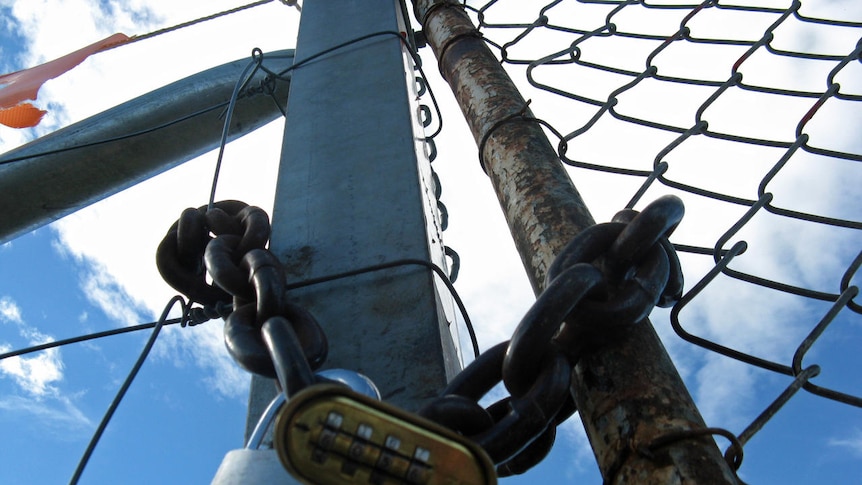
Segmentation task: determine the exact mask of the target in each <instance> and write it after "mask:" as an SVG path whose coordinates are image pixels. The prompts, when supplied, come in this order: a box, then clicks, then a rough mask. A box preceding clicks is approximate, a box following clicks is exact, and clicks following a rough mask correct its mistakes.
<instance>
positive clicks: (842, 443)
mask: <svg viewBox="0 0 862 485" xmlns="http://www.w3.org/2000/svg"><path fill="white" fill-rule="evenodd" d="M828 444H829V446H834V447H836V448H844V449H846V450H848V451H850V452H851V453H853V455H855V456H857V457H862V430H860V429H856V430H854V431H853V432H852V433H851V434H850V436H848V437H846V438H833V439H831V440H829V442H828Z"/></svg>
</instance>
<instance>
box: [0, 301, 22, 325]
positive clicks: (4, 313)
mask: <svg viewBox="0 0 862 485" xmlns="http://www.w3.org/2000/svg"><path fill="white" fill-rule="evenodd" d="M0 320H2V321H3V322H4V323H5V322H11V323H18V324H20V323H22V322H23V320H21V309H20V308H18V304H16V303H15V301H14V300H13V299H12V298H10V297H8V296H4V297H2V298H0Z"/></svg>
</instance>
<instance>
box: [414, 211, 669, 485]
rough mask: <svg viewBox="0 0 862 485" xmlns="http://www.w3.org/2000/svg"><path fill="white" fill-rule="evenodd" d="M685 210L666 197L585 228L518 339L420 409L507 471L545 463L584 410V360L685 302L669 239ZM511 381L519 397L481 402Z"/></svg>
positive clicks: (559, 261)
mask: <svg viewBox="0 0 862 485" xmlns="http://www.w3.org/2000/svg"><path fill="white" fill-rule="evenodd" d="M683 212H684V208H683V205H682V201H681V200H680V199H679V198H677V197H675V196H664V197H661V198H659V199H658V200H656V201H655V202H653V203H651V204H649V205H648V206H647V207H646V208H645V209H644V210H643V211H642V212H640V213H638V212H636V211H633V210H630V209H626V210H623V211H621V212H619V213H617V215H616V216H614V219H613V222H609V223H606V224H597V225H594V226H592V227H590V228H587V229H586V230H584V231H583V232H581V233H580V234H579V235H578V236H576V237H575V238H574V239H573V240H572V241H571V242H570V243H569V244H568V245H567V246H566V247H565V248H564V249H563V251H562V252H561V253H560V254H559V255H558V256H557V258H556V259H555V260H554V263H553V264H552V265H551V267H550V268H549V270H548V277H547V279H548V284H547V286H546V289H545V290H544V291H543V292H542V293H541V294H540V295H539V297H538V298H537V299H536V302H535V303H534V304H533V306H532V307H531V308H530V309H529V311H528V312H527V313H526V315H525V316H524V318H523V319H522V320H521V322H520V323H519V324H518V326H517V328H516V330H515V333H514V335H513V336H512V339H511V340H510V341H507V342H503V343H500V344H498V345H496V346H494V347H492V348H491V349H489V350H488V351H486V352H485V353H483V354H482V355H481V356H480V357H479V358H477V359H476V360H475V361H473V363H471V364H470V365H469V366H468V367H467V368H466V369H464V371H462V372H461V373H460V374H459V375H458V376H456V377H455V379H454V380H453V381H452V382H451V383H450V384H449V385H448V386H447V387H446V389H444V390H443V391H442V392H441V393H440V397H439V398H437V399H435V400H433V401H432V402H431V403H429V404H428V405H426V406H425V407H424V408H423V409H421V410H420V414H421V415H423V416H425V417H427V418H429V419H431V420H434V421H437V422H438V423H440V424H442V425H444V426H447V427H449V428H452V429H453V430H455V431H457V432H459V433H462V434H464V435H466V436H469V437H470V438H472V439H474V440H475V441H476V442H477V443H478V444H479V445H481V446H482V447H483V448H484V449H485V450H486V451H487V452H488V454H489V456H490V457H491V459H492V460H493V461H494V463H495V464H496V465H497V474H498V475H499V476H501V477H503V476H508V475H513V474H519V473H523V472H525V471H526V470H528V469H529V468H531V467H533V466H534V465H536V464H537V463H539V462H540V461H541V460H542V459H543V458H544V457H545V456H546V455H547V453H548V452H549V451H550V449H551V447H552V446H553V443H554V439H555V435H556V427H557V426H558V425H559V424H561V423H562V422H563V421H565V420H566V419H568V418H569V416H571V415H572V414H573V413H574V412H575V410H576V407H575V404H574V399H573V397H572V395H571V393H570V391H569V384H570V380H571V375H572V368H573V366H574V365H575V364H576V363H577V361H578V359H579V358H580V357H581V356H583V355H584V354H586V353H588V352H595V351H597V350H598V349H600V348H601V347H602V346H603V344H604V343H606V342H609V341H611V340H613V339H614V336H615V335H618V334H619V332H625V331H626V329H627V328H629V327H630V326H631V325H636V324H638V323H639V322H641V321H643V320H644V319H645V318H646V317H647V316H648V315H649V313H650V311H652V309H653V308H654V307H655V306H662V307H669V306H672V305H673V304H674V303H675V302H676V301H677V300H678V299H679V298H680V296H681V294H682V286H683V279H682V271H681V269H680V265H679V260H678V259H677V256H676V252H675V251H674V249H673V246H672V245H671V244H670V243H669V242H668V239H667V238H668V236H669V235H670V233H671V232H673V230H674V229H675V228H676V226H677V224H679V222H680V220H681V219H682V216H683ZM501 381H502V382H503V384H504V385H505V387H506V389H507V390H508V391H509V393H510V397H507V398H505V399H503V400H501V401H498V402H496V403H494V404H492V405H491V406H489V407H488V408H483V407H482V406H481V405H479V404H478V402H479V400H480V399H481V398H482V397H483V396H484V395H485V394H486V393H488V392H489V391H490V390H491V389H492V388H493V387H494V386H496V385H497V384H498V383H500V382H501Z"/></svg>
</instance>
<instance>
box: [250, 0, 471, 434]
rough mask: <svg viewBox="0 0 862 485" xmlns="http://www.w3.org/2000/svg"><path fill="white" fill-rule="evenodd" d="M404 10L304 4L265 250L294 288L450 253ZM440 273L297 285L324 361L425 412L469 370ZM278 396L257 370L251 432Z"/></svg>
mask: <svg viewBox="0 0 862 485" xmlns="http://www.w3.org/2000/svg"><path fill="white" fill-rule="evenodd" d="M402 12H403V10H402V8H401V5H400V3H399V2H398V1H397V0H362V1H358V0H326V1H321V0H314V1H311V0H310V1H307V2H305V4H304V5H303V12H302V18H301V21H300V27H299V39H298V41H297V49H296V58H295V64H296V65H300V67H298V68H297V69H296V70H295V71H293V73H292V81H291V88H290V95H289V105H288V114H287V121H286V127H285V135H284V145H283V152H282V159H281V166H280V169H279V175H278V185H277V189H276V201H275V207H274V210H273V234H272V239H271V247H270V249H271V250H272V251H273V252H274V253H275V254H276V255H277V256H278V257H279V259H281V260H282V261H283V262H284V263H285V264H286V267H287V269H288V283H295V282H301V281H305V280H308V279H311V278H319V277H323V276H327V275H333V274H337V273H342V272H347V271H353V270H358V269H362V268H366V267H369V266H373V265H378V264H381V263H387V262H392V261H398V260H402V259H421V260H424V261H431V262H435V263H437V264H438V265H439V264H441V263H442V261H443V254H442V246H441V244H442V243H441V242H440V238H439V234H437V230H436V226H437V222H436V217H437V214H436V208H435V207H436V205H435V204H432V202H433V200H429V197H433V190H431V189H430V188H429V183H430V168H429V166H428V163H429V162H428V160H427V157H425V156H424V155H423V153H424V152H423V150H422V148H423V147H422V144H423V140H422V136H423V135H422V132H421V130H422V128H421V124H419V122H418V119H417V118H418V113H419V110H418V105H417V104H416V92H415V80H414V76H415V74H414V71H413V66H412V63H411V62H412V61H411V60H410V57H409V55H408V53H407V51H406V50H405V49H404V45H403V43H402V41H401V38H400V35H398V33H399V32H405V31H406V29H407V27H405V25H409V23H407V22H406V21H405V19H404V18H403V15H402ZM372 34H378V35H372ZM365 36H369V37H366V38H364V39H363V40H358V39H360V38H362V37H365ZM342 43H349V45H347V46H345V47H342V48H339V49H336V50H335V51H333V52H330V53H328V54H325V55H324V56H322V57H319V58H316V59H313V60H311V61H309V62H307V63H305V64H303V62H304V60H307V59H309V58H311V57H313V56H315V55H316V54H318V53H320V52H322V51H324V50H326V49H329V48H332V47H334V46H337V45H339V44H342ZM434 278H435V276H434V275H433V273H432V272H431V271H429V269H428V268H426V267H422V266H417V265H415V264H407V265H403V266H398V267H395V268H390V269H385V270H380V271H374V272H370V273H365V274H361V275H357V276H351V277H346V278H340V279H336V280H333V281H328V282H325V283H320V284H315V285H312V286H308V287H304V288H300V289H297V290H292V291H291V292H290V294H291V296H292V298H293V300H294V301H296V302H297V303H299V304H301V305H303V306H304V307H305V308H307V309H308V310H310V311H311V313H312V314H314V316H315V317H316V318H317V319H318V321H319V322H320V323H321V325H322V326H323V328H324V330H325V332H326V334H327V337H328V338H329V345H330V352H329V359H328V361H327V363H326V365H325V367H327V368H331V367H335V368H347V369H351V370H355V371H358V372H361V373H363V374H365V375H367V376H369V377H370V378H371V379H372V380H373V381H374V382H375V383H376V384H377V386H378V387H379V388H380V391H381V394H382V396H383V399H384V400H386V401H388V402H392V403H394V404H396V405H399V406H401V407H404V408H407V409H416V408H417V407H418V406H419V405H420V404H421V403H422V401H423V400H425V399H427V398H429V397H433V396H434V395H435V394H436V392H437V391H438V390H439V389H441V388H442V387H443V386H444V385H445V384H446V382H447V377H451V376H452V375H454V373H456V372H457V371H458V370H459V369H460V364H459V361H458V359H457V350H456V344H455V343H453V342H454V341H455V340H454V339H453V338H452V336H451V334H450V332H449V328H448V327H449V320H452V319H453V318H452V317H451V315H450V317H448V318H447V311H445V310H444V307H450V308H451V306H452V305H451V302H447V299H448V295H445V294H443V293H441V292H438V290H437V288H436V284H435V281H434ZM441 295H442V296H441ZM273 395H274V386H273V382H272V381H269V380H266V379H261V378H257V377H255V379H254V380H253V382H252V391H251V397H250V401H249V421H248V428H247V433H248V432H250V429H251V428H252V427H253V426H254V423H255V422H256V420H257V419H258V416H259V415H260V413H261V410H262V407H263V406H265V405H266V403H268V402H269V400H270V399H271V397H272V396H273Z"/></svg>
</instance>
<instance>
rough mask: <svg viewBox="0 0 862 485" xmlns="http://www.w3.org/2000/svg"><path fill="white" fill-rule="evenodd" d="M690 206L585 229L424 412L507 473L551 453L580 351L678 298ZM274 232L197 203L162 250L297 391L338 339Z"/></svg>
mask: <svg viewBox="0 0 862 485" xmlns="http://www.w3.org/2000/svg"><path fill="white" fill-rule="evenodd" d="M683 212H684V209H683V206H682V201H681V200H680V199H679V198H677V197H674V196H665V197H661V198H659V199H658V200H656V201H655V202H653V203H652V204H650V205H648V206H647V207H646V208H645V209H644V210H643V212H640V213H638V212H636V211H633V210H631V209H626V210H623V211H621V212H619V213H618V214H617V215H616V216H615V217H614V220H613V222H609V223H606V224H597V225H594V226H592V227H590V228H587V229H586V230H584V231H583V232H581V233H580V234H579V235H578V236H576V237H575V238H574V239H573V240H572V241H571V242H570V243H569V244H568V245H567V246H566V247H565V248H564V249H563V250H562V251H561V252H560V254H559V255H558V256H557V258H556V259H555V261H554V262H553V264H552V265H551V267H550V268H549V269H548V276H547V280H548V282H547V285H546V288H545V290H544V291H543V292H542V293H541V294H540V295H539V297H538V298H537V299H536V302H535V303H534V304H533V306H532V307H531V308H530V310H529V311H528V312H527V313H526V315H524V317H523V319H522V320H521V322H520V323H519V324H518V327H517V328H516V330H515V333H514V334H513V336H512V339H511V340H510V341H507V342H503V343H500V344H498V345H496V346H494V347H492V348H491V349H489V350H488V351H486V352H485V353H483V354H481V355H480V356H479V357H478V358H477V359H476V360H475V361H473V363H471V364H470V365H469V366H467V368H466V369H464V370H463V371H462V372H461V373H459V374H458V375H457V376H456V377H455V378H454V379H453V380H452V382H451V383H449V385H448V386H447V387H446V388H445V389H444V390H443V391H442V392H441V393H440V397H439V398H437V399H434V400H432V401H431V402H430V403H429V404H427V405H426V406H425V407H424V408H423V409H421V410H420V411H419V414H420V415H423V416H425V417H426V418H429V419H431V420H434V421H437V422H439V423H440V424H442V425H444V426H447V427H449V428H451V429H453V430H455V431H457V432H459V433H461V434H463V435H465V436H468V437H470V438H471V439H473V440H474V441H475V442H476V443H478V444H479V445H480V446H481V447H482V448H484V449H485V451H486V452H487V453H488V455H489V456H490V457H491V459H492V460H493V461H494V463H495V464H496V465H497V473H498V475H499V476H508V475H513V474H519V473H523V472H525V471H527V470H528V469H530V468H531V467H533V466H534V465H536V464H537V463H539V462H540V461H542V459H544V457H545V456H546V455H547V454H548V452H549V451H550V450H551V448H552V446H553V444H554V441H555V438H556V427H557V426H558V425H559V424H561V423H562V422H564V421H565V420H566V419H568V418H569V417H570V416H571V415H572V414H573V413H574V412H575V411H576V406H575V402H574V398H573V396H572V395H571V392H570V383H571V379H572V369H573V366H574V365H575V364H576V363H577V361H578V359H579V358H580V357H581V356H582V355H584V354H585V353H588V352H595V351H596V350H597V349H599V348H601V346H602V345H603V344H604V343H605V342H607V341H610V340H612V339H613V336H614V335H615V334H616V333H617V332H620V331H625V329H626V328H627V327H629V326H631V325H635V324H638V323H639V322H641V321H642V320H644V319H645V318H646V317H647V315H648V314H649V313H650V311H651V310H652V308H654V307H655V306H656V305H661V306H670V305H672V304H673V303H675V302H676V301H677V300H678V298H679V296H680V294H681V292H682V272H681V271H680V269H679V261H678V259H677V258H676V254H675V252H674V250H673V246H672V245H671V244H670V243H669V242H668V239H667V237H668V235H669V234H670V233H671V232H673V230H674V228H676V226H677V224H679V222H680V220H681V219H682V215H683ZM270 230H271V228H270V224H269V218H268V216H267V215H266V213H265V212H264V211H263V210H261V209H259V208H257V207H251V206H247V205H246V204H244V203H242V202H238V201H222V202H217V203H215V204H213V206H212V208H210V209H207V207H206V206H204V207H200V208H198V209H186V210H185V211H183V213H182V215H181V216H180V219H179V220H178V221H177V222H175V223H174V224H173V225H172V226H171V228H170V229H169V230H168V233H167V235H166V236H165V238H164V240H163V241H162V243H161V244H160V245H159V250H158V253H157V256H156V260H157V263H158V267H159V271H160V272H161V273H162V276H163V277H164V278H165V280H166V281H167V282H168V283H169V284H170V285H171V286H173V287H174V288H175V289H177V290H178V291H180V292H182V293H184V294H186V295H188V296H189V298H191V299H192V300H194V301H198V302H200V303H202V304H204V305H205V306H206V307H214V306H217V305H222V306H223V305H224V304H225V303H226V302H227V301H229V300H231V299H232V301H233V312H232V313H230V315H229V316H227V318H226V319H225V325H224V332H225V344H226V346H227V349H228V351H229V352H230V354H231V356H232V357H233V358H234V359H235V360H236V361H237V363H238V364H239V365H240V366H242V367H243V368H244V369H246V370H248V371H250V372H253V373H255V374H259V375H263V376H266V377H270V378H277V379H278V381H279V384H280V386H281V388H282V389H283V390H284V391H285V393H286V394H287V395H288V396H290V395H292V394H294V393H295V392H297V391H299V390H300V389H302V388H304V387H307V386H309V385H311V384H313V383H315V382H316V381H317V380H318V378H317V377H316V376H315V375H314V370H316V369H318V368H319V367H320V366H321V365H322V364H323V362H324V361H325V360H326V356H327V353H328V344H327V340H326V336H325V334H324V333H323V330H322V328H321V327H320V325H319V324H318V323H317V321H316V320H315V318H314V316H313V315H311V314H310V313H309V312H308V311H306V310H305V309H303V308H302V307H300V306H298V305H296V304H293V303H291V302H290V301H289V300H288V298H287V280H286V277H285V272H284V269H283V266H282V265H281V263H280V262H279V260H278V258H277V257H276V256H275V255H274V254H272V253H271V252H270V251H269V250H267V249H265V246H266V244H267V241H268V239H269V235H270ZM210 234H212V235H214V237H213V236H211V235H210ZM207 272H209V274H210V275H211V276H212V280H213V282H212V283H211V284H210V283H207V281H206V273H207ZM501 382H502V383H503V384H504V385H505V388H506V389H507V390H508V391H509V394H510V396H509V397H507V398H505V399H502V400H500V401H498V402H496V403H494V404H492V405H491V406H489V407H487V408H483V407H482V406H481V405H480V404H479V401H480V400H481V399H482V398H483V397H484V396H485V395H486V394H487V393H488V392H490V391H491V390H492V389H493V388H494V387H495V386H497V384H499V383H501Z"/></svg>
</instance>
